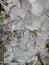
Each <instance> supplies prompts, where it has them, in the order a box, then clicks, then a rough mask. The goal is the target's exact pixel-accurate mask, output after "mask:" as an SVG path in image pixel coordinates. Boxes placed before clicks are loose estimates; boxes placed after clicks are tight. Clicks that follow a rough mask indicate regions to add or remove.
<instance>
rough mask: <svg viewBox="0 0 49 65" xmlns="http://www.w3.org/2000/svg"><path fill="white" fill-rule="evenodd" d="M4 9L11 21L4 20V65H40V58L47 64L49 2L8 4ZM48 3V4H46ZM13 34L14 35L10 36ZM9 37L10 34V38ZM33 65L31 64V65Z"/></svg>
mask: <svg viewBox="0 0 49 65" xmlns="http://www.w3.org/2000/svg"><path fill="white" fill-rule="evenodd" d="M6 2H7V3H8V6H6V5H4V4H3V3H2V1H1V3H2V4H3V6H4V9H5V12H6V13H7V14H8V15H9V18H6V19H4V20H3V24H4V27H3V29H4V31H5V32H7V34H5V42H6V45H5V47H6V49H7V51H6V52H5V54H4V62H5V63H8V64H9V65H25V63H31V62H33V63H32V65H36V64H37V65H40V61H39V59H38V57H37V54H40V56H41V59H42V61H43V63H44V65H45V64H46V59H45V57H46V54H48V52H47V48H46V43H47V42H46V40H47V39H48V38H49V37H48V35H49V16H48V15H49V14H48V12H46V11H47V10H48V9H49V1H48V0H27V1H26V0H21V1H20V0H13V1H12V0H7V1H6ZM44 3H46V4H44ZM9 31H10V33H9ZM8 33H9V34H8ZM13 60H15V62H12V61H13ZM29 65H31V64H29Z"/></svg>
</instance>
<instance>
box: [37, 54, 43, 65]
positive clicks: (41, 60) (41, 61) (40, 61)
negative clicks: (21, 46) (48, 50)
mask: <svg viewBox="0 0 49 65" xmlns="http://www.w3.org/2000/svg"><path fill="white" fill-rule="evenodd" d="M37 56H38V59H39V61H40V63H41V65H44V63H43V61H42V59H41V57H40V54H37Z"/></svg>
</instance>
